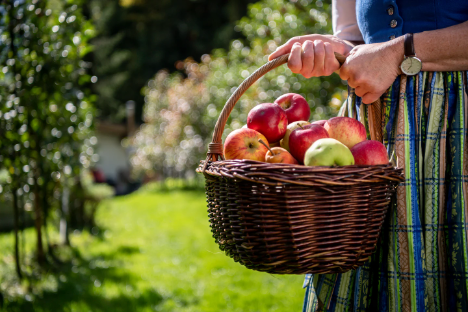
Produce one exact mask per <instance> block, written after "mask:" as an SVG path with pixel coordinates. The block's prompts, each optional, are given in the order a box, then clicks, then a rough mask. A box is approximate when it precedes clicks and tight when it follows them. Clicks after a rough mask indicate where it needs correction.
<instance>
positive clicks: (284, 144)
mask: <svg viewBox="0 0 468 312" xmlns="http://www.w3.org/2000/svg"><path fill="white" fill-rule="evenodd" d="M309 124H310V122H308V121H303V120H300V121H295V122H292V123H290V124H289V125H288V128H287V129H286V133H285V134H284V137H283V139H282V140H281V141H280V145H281V147H282V148H284V149H285V150H287V151H288V152H290V150H289V136H290V135H291V133H292V132H293V131H294V130H296V129H297V128H299V127H301V126H305V125H309Z"/></svg>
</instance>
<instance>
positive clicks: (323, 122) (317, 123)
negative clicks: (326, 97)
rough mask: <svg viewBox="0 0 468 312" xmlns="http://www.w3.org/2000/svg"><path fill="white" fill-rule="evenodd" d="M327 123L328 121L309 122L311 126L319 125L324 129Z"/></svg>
mask: <svg viewBox="0 0 468 312" xmlns="http://www.w3.org/2000/svg"><path fill="white" fill-rule="evenodd" d="M327 121H328V120H317V121H314V122H311V124H313V125H319V126H322V127H325V123H326V122H327Z"/></svg>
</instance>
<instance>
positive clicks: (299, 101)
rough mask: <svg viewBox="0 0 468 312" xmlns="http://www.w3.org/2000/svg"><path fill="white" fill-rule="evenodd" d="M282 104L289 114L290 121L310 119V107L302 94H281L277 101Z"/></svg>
mask: <svg viewBox="0 0 468 312" xmlns="http://www.w3.org/2000/svg"><path fill="white" fill-rule="evenodd" d="M275 103H276V104H278V105H279V106H281V108H282V109H284V111H285V112H286V115H287V116H288V123H292V122H294V121H299V120H306V121H307V120H309V117H310V107H309V103H307V101H306V99H304V97H303V96H302V95H299V94H296V93H286V94H283V95H282V96H280V97H279V98H277V99H276V101H275Z"/></svg>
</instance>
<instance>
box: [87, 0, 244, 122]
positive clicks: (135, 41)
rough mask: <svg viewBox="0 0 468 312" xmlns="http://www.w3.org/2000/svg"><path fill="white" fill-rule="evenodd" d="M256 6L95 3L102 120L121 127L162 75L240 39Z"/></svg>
mask: <svg viewBox="0 0 468 312" xmlns="http://www.w3.org/2000/svg"><path fill="white" fill-rule="evenodd" d="M251 2H253V0H196V1H193V0H178V1H171V0H158V1H152V0H135V1H132V0H124V1H118V0H111V1H109V0H93V1H91V2H90V4H89V12H90V16H91V17H92V19H93V22H94V24H95V26H96V32H97V36H96V38H95V39H93V41H92V43H93V45H94V46H95V47H96V48H95V49H94V51H93V53H92V55H91V58H90V60H91V61H92V62H93V68H92V70H93V73H94V75H96V76H97V78H98V81H97V83H96V84H95V85H94V87H93V90H94V92H95V93H96V94H98V95H99V98H98V100H97V107H98V109H99V114H100V118H101V119H107V120H113V121H122V120H123V119H124V118H125V103H126V102H127V101H129V100H133V101H135V102H136V112H135V113H136V117H137V118H138V119H140V118H141V113H142V106H143V104H144V101H143V95H142V94H141V89H142V88H143V87H144V86H145V85H146V83H147V81H148V80H149V79H150V78H151V77H152V76H153V75H154V73H155V72H157V71H158V70H160V69H163V68H167V69H168V70H170V71H174V70H177V69H176V68H175V66H174V64H175V62H177V61H178V60H183V59H185V58H187V57H188V56H192V57H194V58H195V59H199V58H200V56H201V55H202V54H204V53H206V51H210V50H211V49H213V48H220V47H221V48H227V47H228V46H229V42H230V41H231V40H232V39H234V38H237V37H240V34H239V33H236V32H235V31H234V23H235V21H236V20H238V19H240V18H241V17H242V16H243V15H244V14H245V12H246V8H247V4H248V3H251Z"/></svg>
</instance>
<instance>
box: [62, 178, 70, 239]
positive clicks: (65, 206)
mask: <svg viewBox="0 0 468 312" xmlns="http://www.w3.org/2000/svg"><path fill="white" fill-rule="evenodd" d="M69 203H70V189H69V188H68V186H64V188H63V191H62V205H61V208H62V211H61V212H62V213H61V215H60V237H61V239H62V244H65V245H67V246H70V236H69V235H68V234H69V230H68V215H69Z"/></svg>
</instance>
